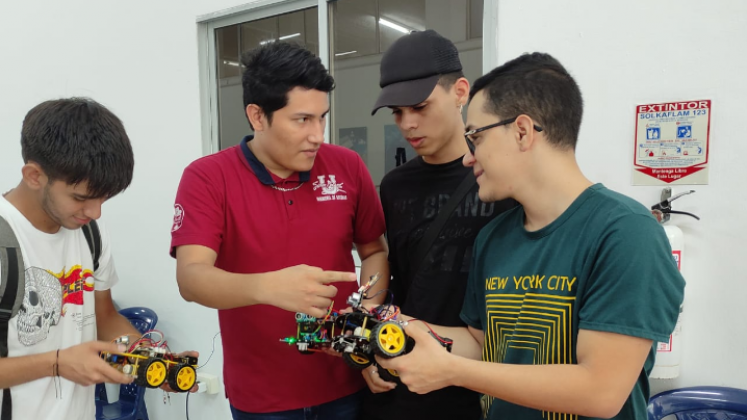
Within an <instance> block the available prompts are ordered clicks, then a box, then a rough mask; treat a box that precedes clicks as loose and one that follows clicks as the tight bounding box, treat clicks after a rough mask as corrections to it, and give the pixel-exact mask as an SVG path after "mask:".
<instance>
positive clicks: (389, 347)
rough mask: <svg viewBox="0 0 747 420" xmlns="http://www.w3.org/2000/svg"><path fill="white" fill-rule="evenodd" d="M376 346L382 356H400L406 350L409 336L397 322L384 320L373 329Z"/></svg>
mask: <svg viewBox="0 0 747 420" xmlns="http://www.w3.org/2000/svg"><path fill="white" fill-rule="evenodd" d="M372 335H373V337H374V340H375V341H374V342H375V343H376V345H375V348H376V350H377V351H378V352H379V354H381V355H382V356H386V357H394V356H399V355H400V354H402V353H403V352H404V351H405V343H406V342H407V336H406V335H405V331H404V330H403V329H402V326H401V325H399V324H398V323H397V322H393V321H387V322H382V323H381V324H379V325H377V326H376V327H375V328H374V329H373V334H372Z"/></svg>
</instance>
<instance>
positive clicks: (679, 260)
mask: <svg viewBox="0 0 747 420" xmlns="http://www.w3.org/2000/svg"><path fill="white" fill-rule="evenodd" d="M672 256H673V257H674V262H676V263H677V269H678V270H680V271H682V251H680V250H676V251H675V250H673V251H672Z"/></svg>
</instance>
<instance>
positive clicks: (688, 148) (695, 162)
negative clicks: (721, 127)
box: [633, 100, 711, 185]
mask: <svg viewBox="0 0 747 420" xmlns="http://www.w3.org/2000/svg"><path fill="white" fill-rule="evenodd" d="M710 129H711V101H710V100H693V101H682V102H668V103H660V104H647V105H638V106H636V121H635V150H634V151H633V185H667V184H669V185H674V184H708V150H709V143H710Z"/></svg>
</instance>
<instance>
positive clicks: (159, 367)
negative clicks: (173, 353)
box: [135, 359, 166, 388]
mask: <svg viewBox="0 0 747 420" xmlns="http://www.w3.org/2000/svg"><path fill="white" fill-rule="evenodd" d="M165 381H166V363H164V362H163V360H159V359H151V360H146V361H145V363H143V364H142V365H140V367H138V369H137V380H136V381H135V383H136V384H138V385H140V386H145V387H148V388H158V387H159V386H161V384H163V383H164V382H165Z"/></svg>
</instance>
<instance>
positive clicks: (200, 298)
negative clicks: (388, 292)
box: [171, 42, 389, 420]
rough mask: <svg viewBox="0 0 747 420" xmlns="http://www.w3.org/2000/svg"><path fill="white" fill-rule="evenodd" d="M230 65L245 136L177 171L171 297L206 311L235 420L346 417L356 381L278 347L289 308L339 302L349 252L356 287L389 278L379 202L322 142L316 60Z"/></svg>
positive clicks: (325, 359)
mask: <svg viewBox="0 0 747 420" xmlns="http://www.w3.org/2000/svg"><path fill="white" fill-rule="evenodd" d="M242 63H243V64H244V66H245V67H246V71H245V72H244V74H243V80H242V83H243V89H244V106H245V111H246V115H247V118H248V120H249V123H250V125H251V126H252V128H253V129H254V131H255V136H254V137H252V136H247V137H246V138H245V139H244V140H243V141H242V142H241V143H240V144H239V145H238V146H235V147H232V148H229V149H226V150H223V151H221V152H218V153H216V154H213V155H210V156H206V157H204V158H201V159H198V160H196V161H195V162H193V163H192V164H191V165H190V166H189V167H187V169H186V170H185V171H184V174H183V176H182V179H181V183H180V185H179V191H178V192H177V197H176V205H175V207H176V215H175V219H174V225H173V228H172V242H171V254H172V255H173V256H176V259H177V281H178V283H179V289H180V292H181V294H182V296H183V297H184V298H185V299H186V300H188V301H194V302H197V303H200V304H202V305H205V306H208V307H211V308H216V309H218V310H219V312H218V315H219V320H220V326H221V332H222V334H221V337H222V340H223V349H224V366H225V367H224V380H225V385H226V394H227V396H228V399H229V402H230V404H231V410H232V413H233V417H234V419H236V420H243V419H268V418H272V419H301V418H305V416H316V417H314V418H318V419H351V418H355V416H356V414H357V412H358V407H359V405H360V399H361V397H360V392H359V391H360V390H361V389H362V388H363V386H364V382H363V380H362V378H361V376H360V373H358V372H357V371H355V370H353V369H351V368H349V367H348V366H346V365H345V363H344V362H343V360H342V359H341V358H338V357H329V356H327V355H316V356H314V357H308V356H304V355H301V354H300V353H299V352H298V351H297V350H296V348H295V347H290V346H288V345H286V344H283V343H281V342H280V341H279V339H280V338H282V337H283V336H285V335H287V334H288V333H292V332H293V331H295V330H296V323H295V318H294V314H293V312H296V311H298V312H304V313H307V314H310V315H313V316H317V317H321V316H324V315H325V314H326V313H327V308H328V307H329V306H330V303H332V300H333V299H334V308H335V309H342V308H344V307H345V306H347V305H346V303H345V301H346V298H347V296H348V295H350V294H351V293H352V292H354V291H356V290H357V287H358V286H357V283H356V282H355V280H356V276H355V273H354V270H355V266H354V262H353V256H352V253H351V250H352V248H353V244H355V245H356V249H357V252H358V254H359V255H360V258H361V261H362V267H361V278H363V279H367V278H368V277H369V276H371V275H373V274H375V273H377V272H378V273H381V274H382V275H383V277H384V278H388V276H389V272H388V267H387V248H386V241H385V240H384V236H383V234H384V216H383V213H382V210H381V204H380V202H379V199H378V196H377V193H376V189H375V187H374V184H373V182H372V181H371V177H370V175H369V174H368V171H367V169H366V166H365V165H364V163H363V161H362V160H361V159H360V157H359V156H358V155H357V154H356V153H355V152H352V151H350V150H348V149H345V148H343V147H338V146H334V145H329V144H325V143H324V128H325V124H326V116H327V113H328V112H329V99H328V94H329V92H330V91H331V90H332V89H333V88H334V80H333V79H332V77H331V76H330V75H329V73H328V72H327V70H326V69H325V68H324V66H323V65H322V63H321V61H320V60H319V58H317V57H315V56H314V55H312V54H311V53H310V52H309V51H307V50H305V49H303V48H302V47H299V46H296V45H293V44H288V43H282V42H276V43H270V44H267V45H264V46H262V47H259V48H258V49H256V50H253V51H251V52H249V53H247V54H246V55H245V56H244V57H243V59H242ZM333 283H334V285H333ZM374 293H375V291H374Z"/></svg>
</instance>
